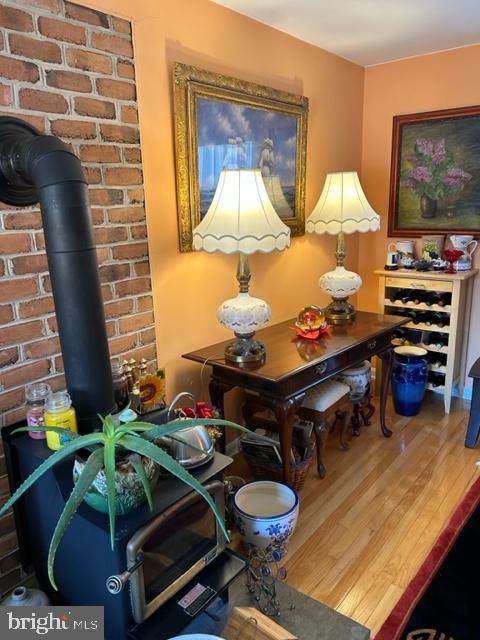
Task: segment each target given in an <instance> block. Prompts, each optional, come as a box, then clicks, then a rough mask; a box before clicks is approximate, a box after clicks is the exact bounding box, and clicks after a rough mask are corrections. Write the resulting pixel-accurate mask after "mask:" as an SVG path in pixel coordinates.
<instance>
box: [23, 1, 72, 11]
mask: <svg viewBox="0 0 480 640" xmlns="http://www.w3.org/2000/svg"><path fill="white" fill-rule="evenodd" d="M15 2H16V4H23V5H26V6H27V7H28V8H30V6H31V5H32V6H34V7H40V8H41V9H49V11H52V12H53V13H59V12H60V9H61V7H62V4H61V3H62V0H15Z"/></svg>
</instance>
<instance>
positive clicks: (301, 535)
mask: <svg viewBox="0 0 480 640" xmlns="http://www.w3.org/2000/svg"><path fill="white" fill-rule="evenodd" d="M427 395H428V397H427V398H426V401H425V403H424V406H423V408H422V411H421V414H420V415H419V416H416V417H414V418H404V417H401V416H397V415H396V414H395V413H394V412H393V409H392V408H391V407H390V410H389V424H390V425H391V426H392V428H393V431H394V435H393V436H392V437H391V438H390V439H386V438H384V437H383V436H382V435H381V432H380V428H379V425H378V422H377V420H375V419H374V420H373V423H372V426H371V427H362V429H361V435H360V437H358V438H355V437H353V436H351V437H350V439H349V442H350V445H351V447H350V450H349V451H341V450H340V449H339V448H338V438H337V435H336V434H331V435H330V439H329V443H328V445H327V457H326V462H327V476H326V477H325V478H324V479H323V480H321V479H320V478H319V477H318V476H317V473H316V469H315V465H312V467H311V469H310V472H309V476H308V478H307V482H306V485H305V486H304V488H303V490H302V492H301V494H300V500H301V503H300V507H301V508H300V517H299V521H298V525H297V528H296V531H295V533H294V535H293V537H292V539H291V542H290V547H289V553H288V557H287V558H288V559H287V563H286V566H287V569H288V580H287V581H288V583H289V584H291V585H292V586H294V587H296V588H297V589H299V590H300V591H303V592H304V593H306V594H308V595H310V596H312V597H313V598H316V599H318V600H320V601H322V602H324V603H325V604H327V605H329V606H331V607H334V608H335V609H337V610H338V611H340V612H341V613H344V614H345V615H347V616H349V617H351V618H353V619H355V620H357V621H358V622H361V623H362V624H364V625H366V626H367V627H369V628H370V629H371V631H372V638H373V637H374V636H375V633H376V632H377V631H378V629H379V628H380V626H381V625H382V623H383V621H384V620H385V618H386V617H387V616H388V614H389V613H390V611H391V609H392V608H393V606H394V605H395V603H396V601H397V600H398V598H399V597H400V596H401V594H402V593H403V591H404V589H405V587H406V585H407V584H408V582H409V581H410V579H411V578H412V577H413V576H414V575H415V573H416V571H417V569H418V568H419V566H420V565H421V563H422V561H423V560H424V558H425V557H426V555H427V554H428V552H429V551H430V549H431V547H432V545H433V544H434V542H435V540H436V538H437V537H438V535H439V534H440V532H441V531H442V529H443V528H444V526H445V525H446V523H447V522H448V519H449V517H450V515H451V513H452V512H453V510H454V508H455V507H456V506H457V504H458V503H459V502H460V501H461V499H462V497H463V496H464V495H465V493H466V492H467V490H468V488H469V487H470V485H471V484H472V483H473V481H474V480H475V479H476V478H477V477H478V476H479V474H480V467H478V466H476V462H477V461H478V460H480V450H478V449H477V450H472V449H466V448H465V447H464V446H463V442H464V438H465V430H466V423H467V419H468V405H467V403H463V402H462V401H460V400H456V401H454V403H453V408H452V413H451V414H450V415H449V416H446V415H444V413H443V398H442V397H441V396H436V395H435V394H432V393H430V394H427ZM375 417H377V419H378V416H377V414H376V416H375ZM375 417H374V418H375Z"/></svg>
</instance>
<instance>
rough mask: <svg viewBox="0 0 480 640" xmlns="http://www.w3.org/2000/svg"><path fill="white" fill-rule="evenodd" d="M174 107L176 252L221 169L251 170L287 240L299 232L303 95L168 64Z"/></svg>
mask: <svg viewBox="0 0 480 640" xmlns="http://www.w3.org/2000/svg"><path fill="white" fill-rule="evenodd" d="M174 106H175V134H176V136H175V137H176V164H177V167H176V169H177V202H178V219H179V236H180V250H181V251H191V250H192V231H193V229H194V228H195V227H196V226H197V224H198V223H199V222H200V220H201V219H202V217H203V216H204V215H205V213H206V212H207V210H208V208H209V206H210V204H211V202H212V200H213V196H214V194H215V190H216V186H217V183H218V178H219V175H220V172H221V171H222V170H224V169H258V170H259V171H260V172H261V174H262V177H263V181H264V184H265V188H266V190H267V193H268V195H269V198H270V200H271V202H272V204H273V206H274V208H275V210H276V212H277V213H278V215H279V216H280V217H281V218H282V220H283V222H285V224H287V225H288V226H289V227H290V229H291V233H292V235H302V234H303V233H304V208H305V162H306V133H307V114H308V100H307V98H305V97H303V96H297V95H295V94H290V93H287V92H284V91H278V90H275V89H271V88H269V87H264V86H261V85H257V84H254V83H251V82H246V81H243V80H237V79H235V78H230V77H229V76H223V75H220V74H217V73H213V72H210V71H204V70H202V69H196V68H195V67H191V66H188V65H183V64H180V63H176V64H175V69H174Z"/></svg>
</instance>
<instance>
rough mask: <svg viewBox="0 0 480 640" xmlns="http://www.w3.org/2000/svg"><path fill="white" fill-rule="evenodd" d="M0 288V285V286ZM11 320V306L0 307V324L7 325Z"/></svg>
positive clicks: (2, 305)
mask: <svg viewBox="0 0 480 640" xmlns="http://www.w3.org/2000/svg"><path fill="white" fill-rule="evenodd" d="M0 286H1V285H0ZM12 320H13V307H12V305H11V304H1V305H0V324H7V322H11V321H12Z"/></svg>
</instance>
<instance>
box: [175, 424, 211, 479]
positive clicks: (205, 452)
mask: <svg viewBox="0 0 480 640" xmlns="http://www.w3.org/2000/svg"><path fill="white" fill-rule="evenodd" d="M174 438H178V439H174ZM164 440H165V441H166V445H167V447H168V450H169V452H170V455H171V456H172V457H173V458H175V460H176V461H177V462H178V463H179V464H181V465H182V467H185V468H186V469H192V468H193V467H199V466H200V465H202V464H205V463H206V462H208V461H209V460H211V459H212V458H213V455H214V453H215V447H214V445H213V442H212V439H211V438H210V436H209V435H208V431H207V430H206V428H205V427H204V426H203V425H198V426H196V427H187V428H186V429H180V430H179V431H176V432H175V434H174V436H173V437H169V436H167V437H165V438H164ZM189 445H193V446H194V447H197V448H198V449H201V450H202V453H200V452H199V451H198V450H197V449H194V448H193V447H192V446H189Z"/></svg>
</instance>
